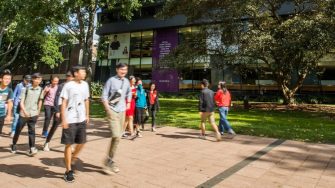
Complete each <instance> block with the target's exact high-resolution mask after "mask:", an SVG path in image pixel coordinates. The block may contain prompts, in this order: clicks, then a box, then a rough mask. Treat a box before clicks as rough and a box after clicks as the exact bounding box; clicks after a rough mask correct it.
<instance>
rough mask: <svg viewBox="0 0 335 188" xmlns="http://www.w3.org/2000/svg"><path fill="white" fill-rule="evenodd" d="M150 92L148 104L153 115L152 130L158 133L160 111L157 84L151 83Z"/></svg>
mask: <svg viewBox="0 0 335 188" xmlns="http://www.w3.org/2000/svg"><path fill="white" fill-rule="evenodd" d="M149 88H150V91H148V93H147V103H148V106H149V112H150V115H151V120H152V121H151V130H152V132H156V114H157V112H158V111H159V100H158V91H157V89H156V84H155V83H150V86H149Z"/></svg>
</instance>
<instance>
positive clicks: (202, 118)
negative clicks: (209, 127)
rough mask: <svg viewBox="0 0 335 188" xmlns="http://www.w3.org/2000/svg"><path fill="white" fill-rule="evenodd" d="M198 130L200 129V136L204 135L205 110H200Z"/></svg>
mask: <svg viewBox="0 0 335 188" xmlns="http://www.w3.org/2000/svg"><path fill="white" fill-rule="evenodd" d="M200 121H201V122H200V130H201V135H200V136H205V135H206V112H202V113H201V115H200Z"/></svg>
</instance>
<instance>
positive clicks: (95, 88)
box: [91, 82, 104, 97]
mask: <svg viewBox="0 0 335 188" xmlns="http://www.w3.org/2000/svg"><path fill="white" fill-rule="evenodd" d="M103 87H104V86H103V85H102V83H100V82H91V96H92V97H100V96H101V94H102V90H103Z"/></svg>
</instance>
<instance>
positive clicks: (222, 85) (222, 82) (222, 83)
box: [219, 81, 227, 94]
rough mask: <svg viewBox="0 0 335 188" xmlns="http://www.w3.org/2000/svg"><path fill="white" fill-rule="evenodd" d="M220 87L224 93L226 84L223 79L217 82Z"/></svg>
mask: <svg viewBox="0 0 335 188" xmlns="http://www.w3.org/2000/svg"><path fill="white" fill-rule="evenodd" d="M219 86H220V89H222V91H223V93H224V94H226V92H227V86H226V82H225V81H220V82H219Z"/></svg>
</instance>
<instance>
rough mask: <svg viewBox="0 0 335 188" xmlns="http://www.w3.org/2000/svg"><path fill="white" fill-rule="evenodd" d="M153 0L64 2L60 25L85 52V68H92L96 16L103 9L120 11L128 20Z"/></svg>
mask: <svg viewBox="0 0 335 188" xmlns="http://www.w3.org/2000/svg"><path fill="white" fill-rule="evenodd" d="M146 2H151V0H75V1H63V6H62V7H63V9H62V10H63V12H61V14H59V13H58V15H60V16H63V19H62V20H61V21H58V25H59V26H60V27H62V28H63V29H64V30H65V31H67V32H68V33H69V34H71V35H73V37H75V38H76V39H77V40H78V42H79V46H80V49H81V51H82V52H83V62H82V64H83V65H84V66H87V67H90V65H91V63H92V62H91V60H92V44H93V35H94V31H95V27H96V23H95V20H96V19H95V16H96V14H97V12H98V11H99V10H101V9H105V10H109V11H113V10H116V11H120V14H121V15H122V16H124V17H125V18H126V19H127V20H130V19H131V17H132V16H133V12H134V11H136V10H138V9H139V8H141V6H142V4H143V3H146Z"/></svg>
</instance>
